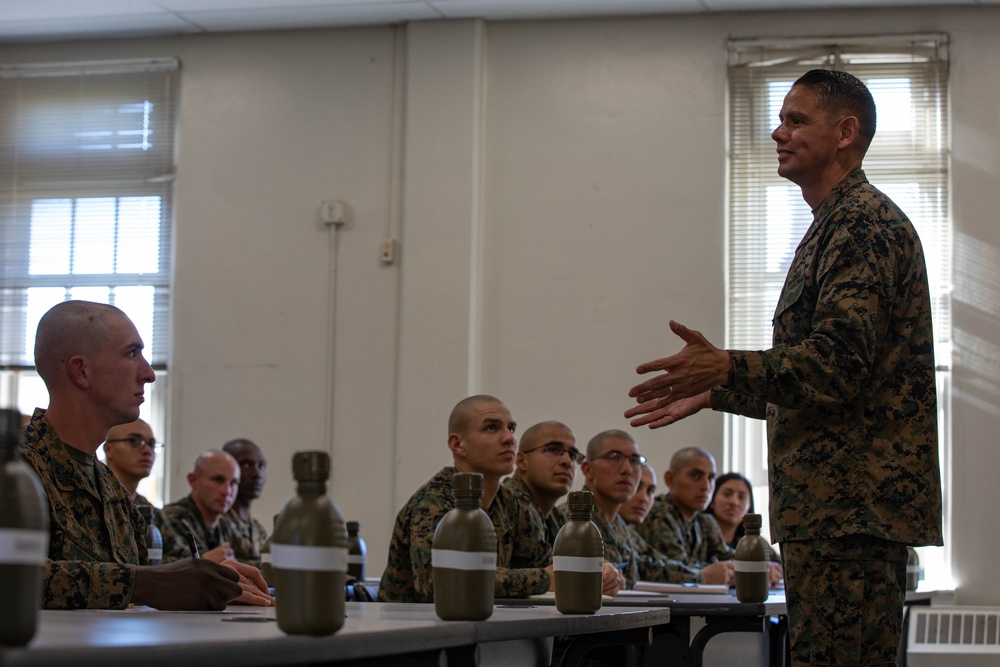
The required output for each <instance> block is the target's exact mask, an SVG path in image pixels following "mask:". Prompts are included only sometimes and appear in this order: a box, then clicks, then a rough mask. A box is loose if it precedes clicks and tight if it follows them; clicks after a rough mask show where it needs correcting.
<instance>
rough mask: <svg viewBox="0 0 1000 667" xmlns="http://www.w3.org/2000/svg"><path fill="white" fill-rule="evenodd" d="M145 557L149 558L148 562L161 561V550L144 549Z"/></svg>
mask: <svg viewBox="0 0 1000 667" xmlns="http://www.w3.org/2000/svg"><path fill="white" fill-rule="evenodd" d="M146 555H147V556H148V557H149V562H153V561H154V560H163V549H146Z"/></svg>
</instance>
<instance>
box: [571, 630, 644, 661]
mask: <svg viewBox="0 0 1000 667" xmlns="http://www.w3.org/2000/svg"><path fill="white" fill-rule="evenodd" d="M652 641H653V628H633V629H631V630H615V631H613V632H595V633H592V634H585V635H576V636H574V637H570V638H569V645H568V646H566V650H565V651H563V653H562V655H559V656H555V657H554V659H553V661H552V667H578V665H579V664H580V662H581V661H582V660H583V657H584V655H586V654H587V652H589V651H590V650H591V649H594V648H597V647H601V646H622V647H623V648H624V649H625V655H626V664H631V665H635V664H636V662H637V656H636V655H635V651H630V650H629V649H630V648H631V647H633V646H649V645H650V644H651V643H652Z"/></svg>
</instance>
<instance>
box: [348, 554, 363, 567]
mask: <svg viewBox="0 0 1000 667" xmlns="http://www.w3.org/2000/svg"><path fill="white" fill-rule="evenodd" d="M347 564H348V565H364V564H365V557H364V556H362V555H361V554H348V555H347Z"/></svg>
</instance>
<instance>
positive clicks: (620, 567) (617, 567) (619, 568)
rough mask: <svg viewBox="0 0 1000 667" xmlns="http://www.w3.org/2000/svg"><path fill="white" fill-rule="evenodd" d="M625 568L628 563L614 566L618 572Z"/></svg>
mask: <svg viewBox="0 0 1000 667" xmlns="http://www.w3.org/2000/svg"><path fill="white" fill-rule="evenodd" d="M626 567H628V561H625V562H624V563H618V565H615V569H616V570H619V571H620V570H624V569H625V568H626Z"/></svg>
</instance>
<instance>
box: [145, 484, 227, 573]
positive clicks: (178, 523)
mask: <svg viewBox="0 0 1000 667" xmlns="http://www.w3.org/2000/svg"><path fill="white" fill-rule="evenodd" d="M163 514H164V517H165V519H166V521H165V523H164V524H163V525H162V526H159V528H160V533H162V535H163V561H162V563H163V564H166V563H171V562H173V561H175V560H180V559H181V558H191V555H192V554H191V548H190V547H189V546H188V540H187V534H188V533H189V532H190V533H192V534H193V535H194V541H195V543H196V544H197V545H198V551H199V552H201V554H202V555H204V554H205V553H206V552H208V551H211V550H212V549H214V548H216V547H217V546H219V545H221V544H226V543H228V544H229V546H233V544H234V543H235V541H236V540H237V539H239V538H238V536H236V534H235V533H234V532H233V531H234V527H233V524H232V523H230V522H228V521H225V517H219V523H217V524H216V526H215V528H209V527H208V526H207V525H206V524H205V520H204V519H203V518H202V516H201V511H200V510H199V509H198V506H197V505H195V503H194V499H193V498H192V497H191V494H188V495H186V496H184V497H183V498H181V499H180V500H178V501H177V502H175V503H170V504H169V505H167V506H165V507H164V508H163Z"/></svg>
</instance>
